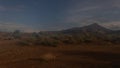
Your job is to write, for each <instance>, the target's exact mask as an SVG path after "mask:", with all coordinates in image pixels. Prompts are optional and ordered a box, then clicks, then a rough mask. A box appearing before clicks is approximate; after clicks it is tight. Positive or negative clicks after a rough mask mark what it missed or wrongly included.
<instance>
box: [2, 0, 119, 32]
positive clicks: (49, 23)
mask: <svg viewBox="0 0 120 68" xmlns="http://www.w3.org/2000/svg"><path fill="white" fill-rule="evenodd" d="M92 23H98V24H100V25H103V26H105V27H108V28H110V29H120V0H0V30H1V31H14V30H18V29H19V30H22V31H27V32H34V31H44V30H50V31H51V30H62V29H66V28H71V27H81V26H84V25H88V24H92Z"/></svg>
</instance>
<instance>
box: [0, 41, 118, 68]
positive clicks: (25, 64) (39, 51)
mask: <svg viewBox="0 0 120 68" xmlns="http://www.w3.org/2000/svg"><path fill="white" fill-rule="evenodd" d="M0 68H120V46H119V45H110V46H107V45H104V46H103V45H67V46H65V45H64V46H63V45H59V46H58V47H45V46H20V45H15V44H13V43H12V42H9V41H4V42H0Z"/></svg>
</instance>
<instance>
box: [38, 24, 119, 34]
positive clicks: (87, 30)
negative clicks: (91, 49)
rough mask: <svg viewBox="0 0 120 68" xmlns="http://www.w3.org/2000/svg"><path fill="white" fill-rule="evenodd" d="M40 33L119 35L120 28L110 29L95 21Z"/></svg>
mask: <svg viewBox="0 0 120 68" xmlns="http://www.w3.org/2000/svg"><path fill="white" fill-rule="evenodd" d="M40 33H42V34H49V35H50V34H71V35H81V34H93V35H107V34H115V35H120V30H111V29H108V28H105V27H103V26H101V25H99V24H97V23H94V24H90V25H87V26H83V27H75V28H71V29H66V30H61V31H44V32H40Z"/></svg>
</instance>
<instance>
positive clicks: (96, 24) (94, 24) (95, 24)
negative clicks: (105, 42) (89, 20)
mask: <svg viewBox="0 0 120 68" xmlns="http://www.w3.org/2000/svg"><path fill="white" fill-rule="evenodd" d="M89 26H100V25H99V24H98V23H93V24H91V25H89Z"/></svg>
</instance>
